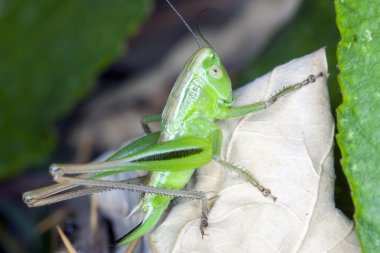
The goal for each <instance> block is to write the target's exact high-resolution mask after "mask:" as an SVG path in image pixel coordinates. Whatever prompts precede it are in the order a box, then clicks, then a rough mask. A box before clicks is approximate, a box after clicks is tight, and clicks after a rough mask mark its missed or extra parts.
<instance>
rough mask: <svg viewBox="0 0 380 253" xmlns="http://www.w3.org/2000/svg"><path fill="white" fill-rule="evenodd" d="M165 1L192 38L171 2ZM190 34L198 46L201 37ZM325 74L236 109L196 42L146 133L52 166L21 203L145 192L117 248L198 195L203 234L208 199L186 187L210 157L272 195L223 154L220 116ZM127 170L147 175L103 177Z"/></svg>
mask: <svg viewBox="0 0 380 253" xmlns="http://www.w3.org/2000/svg"><path fill="white" fill-rule="evenodd" d="M167 2H168V4H169V5H170V6H171V7H172V8H173V10H174V11H175V12H176V13H177V14H178V15H179V17H180V18H181V19H182V21H183V22H184V24H185V25H186V27H187V28H188V29H189V30H190V32H191V33H192V34H193V35H194V36H195V34H194V32H193V31H192V30H191V29H190V27H189V26H188V24H187V23H186V21H185V20H184V19H183V18H182V16H181V15H180V14H179V13H178V12H177V10H176V9H175V8H174V7H173V5H172V4H171V3H170V2H169V1H168V0H167ZM195 38H196V39H197V42H198V45H199V46H200V43H199V40H198V38H197V37H196V36H195ZM322 76H323V74H322V73H319V74H317V75H310V76H309V77H307V78H306V79H305V80H304V81H302V82H300V83H296V84H293V85H290V86H287V87H285V88H284V89H282V90H281V91H279V92H277V93H276V94H274V95H273V96H272V97H270V98H269V99H268V100H266V101H261V102H257V103H254V104H248V105H245V106H240V107H233V104H234V102H235V100H236V98H234V97H233V96H232V89H231V81H230V78H229V76H228V74H227V71H226V69H225V68H224V66H223V64H222V63H221V60H220V58H219V57H218V55H217V54H216V53H215V51H214V50H213V49H212V48H211V47H209V46H205V47H201V46H200V48H199V50H198V51H197V52H195V54H194V55H193V56H191V57H190V58H189V59H188V61H187V62H186V64H185V67H184V69H183V71H182V72H181V74H180V75H179V77H178V78H177V80H176V82H175V84H174V87H173V89H172V91H171V93H170V95H169V98H168V101H167V103H166V106H165V108H164V110H163V112H162V114H159V115H150V116H145V117H143V118H142V120H141V124H142V127H143V129H144V131H145V132H146V135H145V136H143V137H141V138H139V139H137V140H135V141H133V142H131V143H130V144H128V145H126V146H125V147H123V148H121V149H120V150H119V151H117V152H116V153H115V154H113V155H112V156H111V157H109V158H108V159H107V160H106V161H104V162H94V163H87V164H52V165H51V166H50V173H51V175H52V176H53V178H54V180H55V181H56V182H57V184H54V185H51V186H47V187H43V188H39V189H36V190H33V191H29V192H25V193H24V194H23V201H24V202H25V203H26V204H27V205H28V206H30V207H36V206H42V205H48V204H51V203H55V202H59V201H63V200H67V199H71V198H75V197H80V196H84V195H88V194H93V193H98V192H103V191H107V190H110V189H123V190H130V191H138V192H142V193H143V194H142V196H141V199H140V201H139V204H138V209H140V211H142V212H143V213H145V218H144V219H143V221H142V222H141V223H140V224H139V225H138V226H137V227H136V228H134V229H133V230H132V231H130V232H129V233H127V234H126V235H125V236H123V237H122V238H121V239H119V240H118V242H117V245H119V246H122V245H126V244H128V243H130V242H132V241H133V240H135V239H138V238H140V237H141V236H143V235H144V234H146V233H148V232H149V231H150V230H152V228H153V227H154V226H155V225H156V223H157V222H158V221H159V218H160V216H161V215H162V214H163V213H164V211H165V210H166V209H167V208H168V205H169V203H170V202H171V200H172V199H173V198H175V197H183V198H190V199H198V200H200V201H201V203H202V208H201V209H202V210H201V215H200V216H201V221H200V232H201V235H202V238H203V236H204V235H205V228H206V227H207V226H208V220H207V214H208V211H209V210H208V204H207V201H208V199H209V198H208V196H207V194H206V193H204V192H196V191H185V190H183V188H184V187H185V186H186V184H187V183H188V181H189V180H190V178H191V176H192V175H193V173H194V171H195V169H196V168H198V167H200V166H203V165H206V164H208V163H210V162H211V161H215V162H217V163H219V164H221V165H222V166H223V167H225V168H227V169H230V170H233V171H235V172H237V173H239V174H240V175H242V176H243V177H244V178H245V179H246V180H248V182H250V183H251V184H252V185H253V186H254V187H256V188H257V189H258V190H259V191H261V192H262V194H263V195H264V196H265V197H270V198H272V199H273V201H275V200H276V197H275V196H274V195H272V193H271V191H270V190H269V189H268V188H266V187H264V186H262V185H261V184H260V183H259V181H258V180H256V179H255V178H254V177H253V175H251V174H250V173H249V172H247V171H246V170H244V169H242V168H240V167H238V166H236V165H233V164H231V163H229V162H227V161H224V160H222V159H221V157H220V153H221V148H222V147H221V145H222V138H223V136H222V131H221V129H220V127H219V125H218V124H217V121H218V120H225V119H228V118H235V117H244V116H245V115H248V114H251V113H254V112H258V111H262V110H265V109H267V108H268V107H269V106H271V105H272V104H273V103H275V102H276V101H277V100H278V99H279V98H280V97H283V96H285V95H287V94H289V93H291V92H293V91H296V90H298V89H300V88H302V87H303V86H305V85H308V84H310V83H313V82H315V80H316V79H317V78H319V77H322ZM152 122H160V126H161V127H160V131H159V132H154V133H151V131H150V128H149V124H150V123H152ZM130 170H144V171H148V172H149V173H148V175H147V176H146V177H145V178H133V179H129V180H124V181H108V180H104V179H101V178H103V177H106V176H109V175H113V174H117V173H123V172H126V171H130ZM70 175H71V176H70ZM142 179H145V185H140V184H138V182H140V181H141V180H142ZM147 193H148V194H147Z"/></svg>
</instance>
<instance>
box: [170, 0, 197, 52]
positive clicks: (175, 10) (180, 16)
mask: <svg viewBox="0 0 380 253" xmlns="http://www.w3.org/2000/svg"><path fill="white" fill-rule="evenodd" d="M166 2H167V3H168V4H169V6H170V7H171V8H172V9H173V11H174V12H175V13H176V14H177V15H178V17H179V18H180V19H181V20H182V22H183V23H184V24H185V26H186V27H187V29H189V31H190V32H191V33H192V34H193V36H194V38H195V40H196V41H197V44H198V47H199V48H201V43H200V42H199V39H198V37H197V36H196V35H195V33H194V32H193V30H192V29H191V28H190V26H189V25H188V24H187V22H186V20H185V19H184V18H183V17H182V15H181V14H180V13H179V12H178V11H177V9H176V8H175V7H174V6H173V4H172V3H171V2H170V1H169V0H166Z"/></svg>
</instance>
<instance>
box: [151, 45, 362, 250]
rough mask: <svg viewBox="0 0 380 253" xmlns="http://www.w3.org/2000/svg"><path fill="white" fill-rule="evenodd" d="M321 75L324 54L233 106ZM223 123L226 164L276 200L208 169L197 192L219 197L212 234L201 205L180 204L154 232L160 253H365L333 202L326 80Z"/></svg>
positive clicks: (289, 67) (244, 92) (249, 90)
mask: <svg viewBox="0 0 380 253" xmlns="http://www.w3.org/2000/svg"><path fill="white" fill-rule="evenodd" d="M320 72H323V73H325V75H327V63H326V58H325V51H324V49H321V50H318V51H317V52H315V53H312V54H310V55H307V56H305V57H302V58H299V59H296V60H293V61H291V62H290V63H288V64H285V65H282V66H279V67H277V68H275V69H274V70H273V71H272V72H271V73H269V74H267V75H265V76H263V77H261V78H259V79H257V80H255V81H254V82H252V83H250V84H248V85H246V86H245V87H243V88H241V89H239V90H238V91H236V93H235V94H236V95H238V96H239V99H238V102H237V104H236V105H244V104H249V103H254V102H257V101H261V100H265V99H268V98H269V97H270V96H271V95H273V94H274V93H275V91H277V90H279V89H281V88H282V87H284V86H287V85H290V84H294V83H296V82H300V81H302V80H304V79H306V78H307V77H308V76H309V75H310V74H315V75H316V74H318V73H320ZM221 125H222V127H223V133H224V145H223V151H222V152H223V159H225V160H226V161H229V162H234V163H235V164H237V165H240V166H242V167H244V168H245V169H247V170H249V171H250V172H251V173H252V174H254V175H255V177H256V178H257V179H258V180H259V181H260V182H261V184H263V185H264V186H266V187H268V188H270V189H271V190H272V193H273V194H274V195H276V196H277V198H278V199H277V201H276V202H275V203H273V202H272V200H271V199H270V198H265V197H263V195H262V194H261V193H260V192H259V191H258V190H257V189H256V188H254V187H253V186H252V185H250V184H249V183H248V182H246V181H245V180H244V179H243V178H242V177H239V175H237V174H236V173H234V172H230V171H226V170H225V169H223V168H221V166H218V165H217V164H215V163H211V164H209V165H207V166H205V167H204V168H202V169H199V170H198V174H197V177H196V186H195V189H198V190H202V191H205V192H216V193H217V194H218V198H217V199H216V200H214V203H213V206H212V208H211V211H210V213H209V227H208V228H207V230H206V232H207V233H208V234H209V236H207V237H205V238H204V239H203V240H202V238H201V235H200V231H199V224H200V219H199V217H200V210H201V209H200V203H199V202H198V201H195V200H194V201H181V202H180V203H179V204H177V205H175V206H174V208H173V209H172V210H171V211H170V213H169V215H168V217H167V218H166V219H165V220H164V222H163V223H162V224H161V225H160V226H159V227H158V228H157V229H156V230H155V231H154V232H153V233H152V235H151V246H152V248H153V250H154V251H155V252H165V253H167V252H176V253H177V252H186V253H188V252H197V253H200V252H256V253H257V252H360V247H359V242H358V240H357V237H356V234H355V232H354V227H353V223H352V221H350V220H348V219H347V218H346V217H345V216H344V215H343V214H342V213H341V212H340V211H339V210H338V209H336V208H335V204H334V179H335V173H334V168H333V145H334V121H333V118H332V115H331V112H330V105H329V97H328V91H327V86H326V77H325V78H319V79H318V80H317V81H316V82H315V83H313V84H310V85H308V86H306V87H304V88H302V89H301V90H299V91H297V92H294V93H292V94H289V95H287V96H286V97H284V98H281V99H280V100H279V101H278V102H276V103H275V104H274V105H273V106H271V107H270V108H269V109H267V110H266V111H262V112H259V113H256V114H252V115H249V116H247V117H244V118H240V119H231V120H226V121H224V122H223V123H222V124H221Z"/></svg>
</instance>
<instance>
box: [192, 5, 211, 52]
mask: <svg viewBox="0 0 380 253" xmlns="http://www.w3.org/2000/svg"><path fill="white" fill-rule="evenodd" d="M215 10H216V9H210V8H209V9H205V10H203V11H202V12H201V13H200V14H199V15H198V17H197V27H196V31H197V33H198V34H199V36H201V38H202V40H203V41H204V43H206V44H207V46H208V47H209V48H212V49H213V50H214V48H213V47H212V46H211V44H210V43H209V42H208V40H207V39H206V37H205V36H204V35H203V33H202V32H201V28H200V24H201V18H202V17H203V16H204V14H206V13H207V12H210V11H215ZM214 51H215V50H214Z"/></svg>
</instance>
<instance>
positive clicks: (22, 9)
mask: <svg viewBox="0 0 380 253" xmlns="http://www.w3.org/2000/svg"><path fill="white" fill-rule="evenodd" d="M150 4H151V0H134V1H132V0H111V1H90V0H83V1H74V0H70V1H60V0H54V1H51V0H40V1H27V0H6V1H2V2H1V6H0V34H1V36H0V115H1V121H0V140H1V146H0V179H1V178H4V177H6V176H9V175H11V174H13V173H15V172H16V171H18V170H19V169H22V168H23V167H25V166H26V165H33V164H37V163H38V162H41V160H42V159H43V158H45V157H46V155H47V154H48V153H49V152H50V151H51V149H52V148H53V147H54V144H55V135H54V130H55V129H54V127H53V126H52V123H53V122H54V120H56V119H57V118H59V117H62V116H63V115H64V114H65V113H67V112H68V111H69V110H70V109H71V108H72V107H73V105H74V104H75V103H77V102H78V100H79V99H80V98H82V97H83V96H84V95H85V94H86V92H88V91H89V88H90V87H91V85H92V84H93V83H94V79H95V77H96V75H97V74H99V72H100V71H101V70H102V69H104V68H105V67H106V66H107V65H108V64H110V63H111V62H112V61H113V60H114V59H115V58H116V57H117V56H118V55H119V54H120V51H121V50H122V49H123V46H124V42H125V39H126V38H128V37H130V36H131V35H133V34H134V33H135V32H136V30H137V28H138V27H139V24H140V23H141V22H142V21H143V19H144V17H145V16H146V14H147V13H148V11H149V9H150V8H149V7H150Z"/></svg>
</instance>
